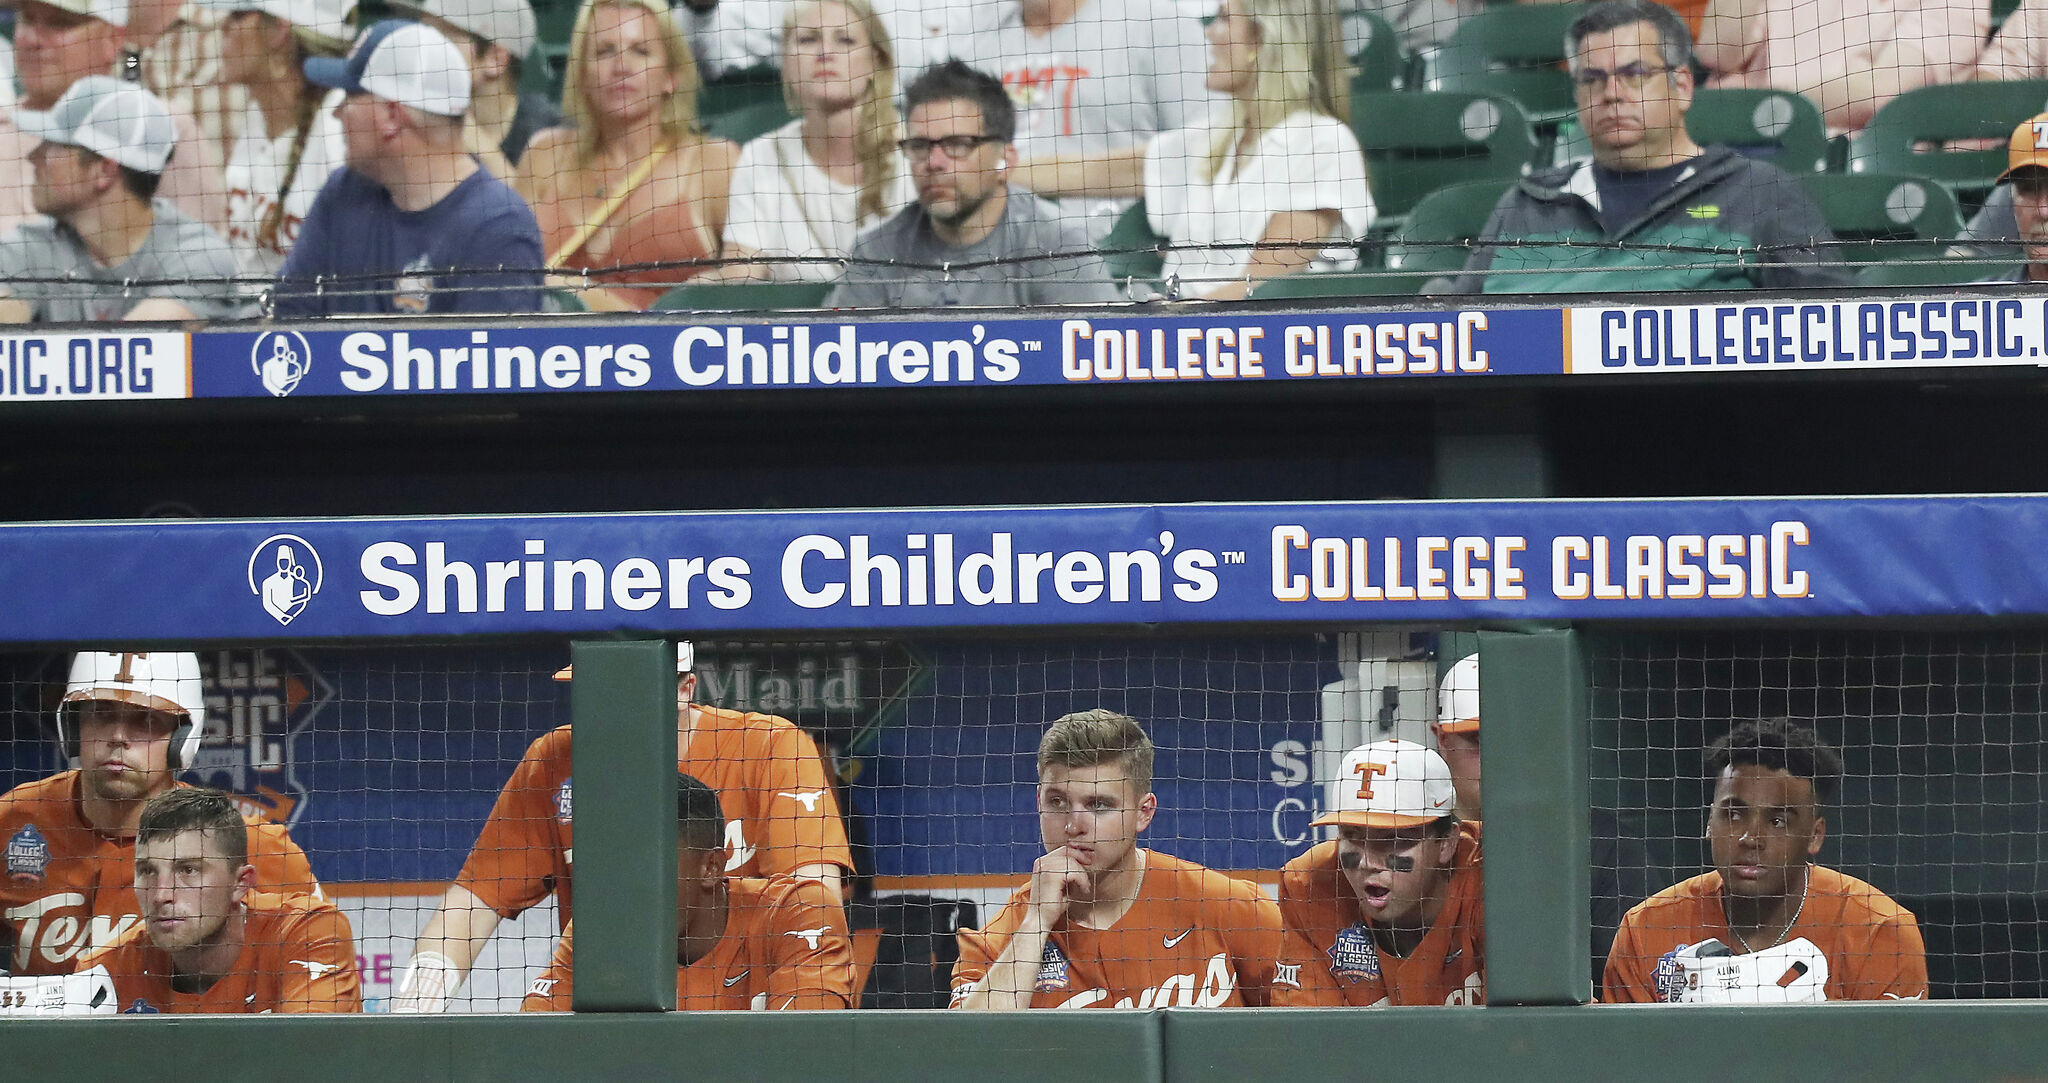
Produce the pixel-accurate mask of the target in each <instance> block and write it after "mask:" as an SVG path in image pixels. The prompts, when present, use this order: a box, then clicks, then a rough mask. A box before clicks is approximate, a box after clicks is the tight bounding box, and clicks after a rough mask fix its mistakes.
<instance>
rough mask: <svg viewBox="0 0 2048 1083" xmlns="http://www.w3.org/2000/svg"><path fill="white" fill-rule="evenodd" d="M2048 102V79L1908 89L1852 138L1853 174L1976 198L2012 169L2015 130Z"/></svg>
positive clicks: (1850, 160)
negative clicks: (1903, 177)
mask: <svg viewBox="0 0 2048 1083" xmlns="http://www.w3.org/2000/svg"><path fill="white" fill-rule="evenodd" d="M2044 102H2048V80H2040V79H2022V80H2012V81H2008V82H1994V83H1949V84H1945V85H1942V86H1929V87H1921V88H1920V89H1918V90H1909V91H1907V92H1906V93H1904V94H1901V95H1899V96H1898V97H1896V98H1893V99H1892V100H1891V101H1889V102H1887V103H1885V105H1884V106H1883V107H1882V108H1880V109H1879V110H1878V111H1877V115H1876V116H1874V117H1872V118H1870V124H1869V125H1868V126H1867V127H1865V128H1864V129H1863V131H1861V132H1859V133H1857V134H1856V136H1855V137H1854V138H1853V139H1852V140H1851V143H1850V148H1849V171H1850V172H1852V173H1905V174H1911V175H1916V176H1922V177H1930V178H1932V179H1934V180H1936V181H1939V182H1940V183H1942V184H1943V185H1945V186H1947V187H1948V188H1949V189H1950V190H1951V191H1953V192H1955V193H1956V194H1957V195H1958V196H1959V197H1961V198H1963V199H1965V200H1969V201H1975V200H1976V199H1978V198H1981V197H1982V195H1983V194H1984V193H1985V192H1987V191H1989V190H1990V189H1991V186H1992V185H1993V184H1995V183H1997V180H1998V175H1999V174H2000V173H2002V172H2004V171H2005V163H2006V151H2005V143H2006V140H2007V139H2009V138H2010V137H2011V136H2012V130H2013V129H2014V128H2015V127H2017V126H2018V125H2019V123H2020V122H2021V121H2023V120H2025V119H2027V118H2028V117H2031V116H2033V115H2034V114H2036V113H2039V112H2041V110H2042V107H2043V103H2044ZM1971 141H1975V142H1971ZM1949 144H1963V145H1964V146H1965V149H1949V146H1948V145H1949Z"/></svg>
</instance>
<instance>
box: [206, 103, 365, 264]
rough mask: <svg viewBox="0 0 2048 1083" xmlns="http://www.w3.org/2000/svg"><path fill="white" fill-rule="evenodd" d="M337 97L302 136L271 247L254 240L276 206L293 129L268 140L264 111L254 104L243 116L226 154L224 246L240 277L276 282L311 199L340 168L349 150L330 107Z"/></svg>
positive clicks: (294, 136)
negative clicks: (303, 146) (230, 251)
mask: <svg viewBox="0 0 2048 1083" xmlns="http://www.w3.org/2000/svg"><path fill="white" fill-rule="evenodd" d="M340 98H341V91H339V90H337V91H335V92H334V93H332V94H330V95H328V98H327V100H326V101H324V102H321V103H320V109H319V112H318V113H316V114H315V115H314V117H313V129H312V131H311V132H309V133H308V134H307V136H306V149H305V150H304V152H302V153H301V155H300V157H299V169H298V172H297V173H294V174H293V175H292V187H291V191H290V192H288V193H286V194H285V199H284V220H283V221H281V222H279V223H278V229H277V236H276V238H275V239H274V242H273V243H272V244H267V245H266V244H263V243H260V242H259V241H258V240H257V235H258V233H259V232H260V231H261V230H262V229H263V221H264V219H265V218H267V217H269V215H270V210H271V208H272V207H275V206H276V205H277V195H278V190H279V189H281V188H283V187H284V175H285V167H286V166H287V165H288V164H290V162H291V155H292V143H293V142H295V141H296V140H297V139H298V132H297V130H296V129H294V130H292V131H287V132H286V133H284V134H283V135H281V136H278V137H277V138H275V139H272V138H270V136H269V134H268V132H267V130H266V128H265V126H264V123H263V110H262V109H261V108H260V107H258V106H257V105H256V103H254V102H250V103H249V105H248V107H247V108H246V109H244V110H243V111H242V115H241V122H240V125H239V135H238V136H237V138H236V139H235V149H234V151H233V153H231V154H229V155H228V166H227V188H228V247H230V248H232V249H234V252H235V262H236V263H237V264H238V265H240V267H241V270H242V273H243V274H245V275H263V276H265V277H276V275H277V272H278V271H279V270H281V269H283V267H284V257H285V256H286V254H288V253H289V252H290V251H291V249H292V245H293V244H295V243H297V241H298V239H299V223H300V222H303V221H304V220H305V218H306V212H307V211H309V210H311V209H312V207H313V197H314V196H317V195H319V194H320V186H321V185H323V184H326V183H327V177H328V174H330V173H333V172H334V171H335V170H337V169H339V168H341V166H342V163H343V161H344V160H345V158H346V157H347V154H348V146H347V143H346V141H345V138H346V137H345V136H344V135H343V134H342V130H341V119H340V118H339V117H336V116H335V115H334V106H335V104H336V102H337V101H339V99H340Z"/></svg>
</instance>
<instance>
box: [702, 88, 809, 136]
mask: <svg viewBox="0 0 2048 1083" xmlns="http://www.w3.org/2000/svg"><path fill="white" fill-rule="evenodd" d="M702 116H703V117H704V130H705V131H707V132H709V133H711V134H712V135H715V136H717V137H718V138H720V139H730V140H732V141H733V142H735V143H740V144H745V143H747V142H750V141H752V140H754V139H758V138H760V137H761V136H764V135H767V134H768V133H769V132H772V131H774V130H775V129H777V128H780V127H782V126H783V125H785V124H787V123H789V122H790V119H791V118H790V115H789V109H788V107H786V106H785V105H783V103H782V98H781V96H780V93H779V92H778V94H777V97H776V99H775V100H774V101H764V102H758V103H756V104H754V105H747V106H742V107H740V108H738V109H733V110H729V111H727V112H723V113H706V114H702Z"/></svg>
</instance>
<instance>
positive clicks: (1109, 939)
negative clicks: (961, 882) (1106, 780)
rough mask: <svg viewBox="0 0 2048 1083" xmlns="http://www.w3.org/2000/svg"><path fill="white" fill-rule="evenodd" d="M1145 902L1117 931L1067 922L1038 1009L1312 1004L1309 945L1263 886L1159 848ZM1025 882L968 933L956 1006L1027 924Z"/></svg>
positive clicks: (1053, 944) (1056, 940)
mask: <svg viewBox="0 0 2048 1083" xmlns="http://www.w3.org/2000/svg"><path fill="white" fill-rule="evenodd" d="M1142 853H1144V855H1145V878H1144V880H1143V881H1142V882H1141V883H1140V884H1139V885H1138V898H1137V901H1136V902H1134V903H1132V904H1131V908H1130V909H1129V910H1127V911H1125V912H1124V915H1123V917H1121V918H1118V919H1117V922H1116V924H1115V925H1114V926H1112V927H1111V928H1108V929H1090V928H1085V927H1082V926H1078V925H1074V924H1072V923H1071V922H1069V921H1068V920H1067V919H1066V918H1064V917H1062V918H1061V919H1060V921H1059V923H1058V924H1057V925H1055V926H1053V930H1052V935H1051V936H1049V937H1047V938H1046V942H1045V955H1044V959H1043V962H1042V963H1041V965H1040V966H1039V970H1038V984H1037V988H1036V990H1035V991H1034V992H1033V993H1032V995H1031V1006H1032V1007H1034V1008H1167V1007H1182V1008H1186V1007H1201V1008H1216V1007H1238V1006H1246V1005H1249V1006H1253V1007H1261V1006H1265V1005H1279V1004H1298V1003H1303V1002H1304V1001H1303V999H1302V997H1301V994H1302V992H1303V990H1302V988H1301V986H1302V984H1303V980H1302V965H1303V963H1304V962H1306V961H1307V958H1308V956H1307V948H1306V946H1305V945H1303V944H1301V942H1300V941H1299V940H1296V939H1294V938H1291V937H1289V936H1288V935H1287V934H1286V932H1285V931H1284V930H1283V929H1282V928H1281V927H1280V910H1279V908H1278V907H1276V906H1274V905H1273V903H1272V901H1271V900H1269V899H1267V898H1266V896H1265V895H1264V894H1263V893H1261V892H1260V891H1259V889H1258V888H1257V887H1254V886H1253V885H1251V884H1247V883H1245V882H1244V881H1242V880H1237V879H1234V878H1232V877H1229V876H1225V875H1223V874H1222V873H1220V872H1216V871H1215V870H1213V869H1207V868H1203V867H1202V866H1200V865H1197V864H1195V863H1194V862H1191V861H1183V860H1181V859H1180V858H1177V857H1173V856H1171V855H1168V854H1162V853H1160V852H1158V851H1157V850H1145V851H1142ZM1030 898H1031V885H1030V884H1028V883H1027V884H1025V885H1024V886H1023V887H1021V888H1019V889H1017V892H1016V894H1014V895H1011V896H1010V902H1009V904H1008V905H1007V906H1005V907H1003V909H1002V912H1000V913H998V914H997V915H996V916H995V919H994V920H993V921H990V922H989V923H988V925H986V926H985V927H983V928H981V929H962V930H960V932H959V940H960V961H959V962H958V963H955V964H954V966H953V1004H954V1006H955V1007H957V1006H959V1005H960V1003H961V1002H962V1001H964V1000H966V999H967V997H968V995H969V994H971V993H973V992H974V990H975V988H976V986H977V983H979V982H980V981H981V979H982V978H983V977H985V976H986V975H987V974H988V971H989V967H991V966H993V965H994V964H995V961H996V959H997V958H998V957H999V956H1001V955H1002V953H1003V947H1004V946H1005V945H1006V944H1008V943H1009V942H1010V937H1011V935H1013V934H1014V933H1015V932H1016V931H1017V927H1018V926H1019V925H1021V924H1023V921H1024V914H1025V911H1026V907H1027V906H1028V905H1029V901H1030Z"/></svg>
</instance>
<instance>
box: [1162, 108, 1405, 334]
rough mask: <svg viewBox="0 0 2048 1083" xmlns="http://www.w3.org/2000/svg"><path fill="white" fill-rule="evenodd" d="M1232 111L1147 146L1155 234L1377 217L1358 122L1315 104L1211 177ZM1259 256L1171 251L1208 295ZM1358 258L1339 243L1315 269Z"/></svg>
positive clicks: (1243, 233) (1246, 234) (1225, 232)
mask: <svg viewBox="0 0 2048 1083" xmlns="http://www.w3.org/2000/svg"><path fill="white" fill-rule="evenodd" d="M1228 116H1229V114H1228V113H1227V112H1219V113H1216V114H1213V115H1212V116H1211V117H1210V118H1209V121H1208V123H1205V124H1200V125H1197V126H1195V127H1192V128H1183V129H1181V130H1180V131H1176V132H1168V133H1166V134H1165V135H1162V136H1160V137H1159V138H1158V139H1155V140H1153V141H1152V145H1151V146H1150V147H1147V148H1146V151H1145V213H1146V217H1147V218H1148V219H1149V220H1150V221H1151V223H1152V228H1153V230H1154V231H1156V232H1158V233H1160V234H1163V235H1164V236H1166V237H1168V238H1169V239H1171V240H1172V241H1173V242H1174V243H1175V244H1177V245H1189V244H1192V245H1211V244H1251V243H1254V242H1256V241H1258V240H1259V239H1260V238H1261V237H1264V236H1265V235H1266V223H1267V222H1268V221H1269V220H1271V219H1272V217H1273V216H1274V215H1275V214H1280V213H1283V212H1287V211H1325V210H1327V211H1336V212H1337V213H1338V214H1339V215H1340V216H1341V217H1342V219H1343V224H1342V225H1341V226H1340V227H1339V228H1338V230H1337V234H1338V235H1339V236H1341V237H1343V238H1357V237H1362V236H1364V235H1365V231H1366V229H1367V228H1369V227H1370V226H1371V225H1372V220H1373V218H1374V216H1375V215H1374V211H1373V205H1372V189H1371V188H1369V187H1367V186H1366V182H1365V154H1364V153H1363V152H1362V151H1361V150H1360V149H1359V147H1358V137H1357V136H1354V135H1352V134H1351V128H1350V126H1349V125H1347V124H1345V123H1344V122H1342V121H1339V120H1337V119H1335V118H1333V117H1326V116H1323V115H1322V114H1320V113H1313V112H1309V111H1308V110H1303V111H1301V112H1298V113H1295V114H1294V115H1292V116H1290V117H1288V118H1287V119H1286V120H1284V121H1282V122H1280V123H1279V124H1277V125H1275V126H1274V127H1273V128H1272V129H1271V130H1269V131H1267V132H1266V134H1264V135H1263V136H1260V137H1259V142H1258V146H1257V147H1256V149H1255V151H1254V153H1253V154H1252V156H1251V157H1250V158H1249V159H1247V160H1243V161H1239V160H1235V159H1233V158H1225V159H1224V163H1223V167H1222V169H1221V170H1220V171H1219V172H1218V174H1217V176H1216V178H1215V179H1214V180H1213V181H1209V180H1204V179H1202V178H1203V176H1204V173H1205V171H1206V169H1207V165H1208V156H1209V147H1210V145H1211V143H1212V141H1213V139H1214V137H1215V133H1216V131H1217V128H1218V127H1219V126H1220V125H1222V124H1223V123H1225V122H1226V120H1227V118H1228ZM1251 256H1252V250H1251V249H1249V248H1226V249H1210V248H1192V249H1174V250H1169V251H1168V252H1167V254H1166V271H1165V273H1166V274H1167V275H1169V276H1178V277H1179V278H1180V279H1181V281H1183V282H1184V283H1188V284H1189V286H1188V288H1189V290H1190V292H1192V293H1194V294H1196V295H1200V294H1204V293H1208V292H1210V291H1211V290H1213V289H1215V288H1216V287H1217V286H1219V285H1221V284H1222V283H1224V282H1228V281H1235V280H1240V279H1242V278H1244V276H1245V269H1246V267H1247V266H1248V265H1249V264H1250V262H1251ZM1357 259H1358V253H1357V251H1356V250H1355V249H1353V248H1352V247H1350V246H1333V247H1331V248H1328V249H1325V250H1323V251H1322V252H1321V253H1319V254H1318V257H1317V259H1316V262H1315V263H1314V264H1313V267H1314V268H1315V269H1317V270H1325V269H1327V270H1344V269H1348V268H1350V267H1351V266H1353V265H1354V264H1356V262H1357Z"/></svg>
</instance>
